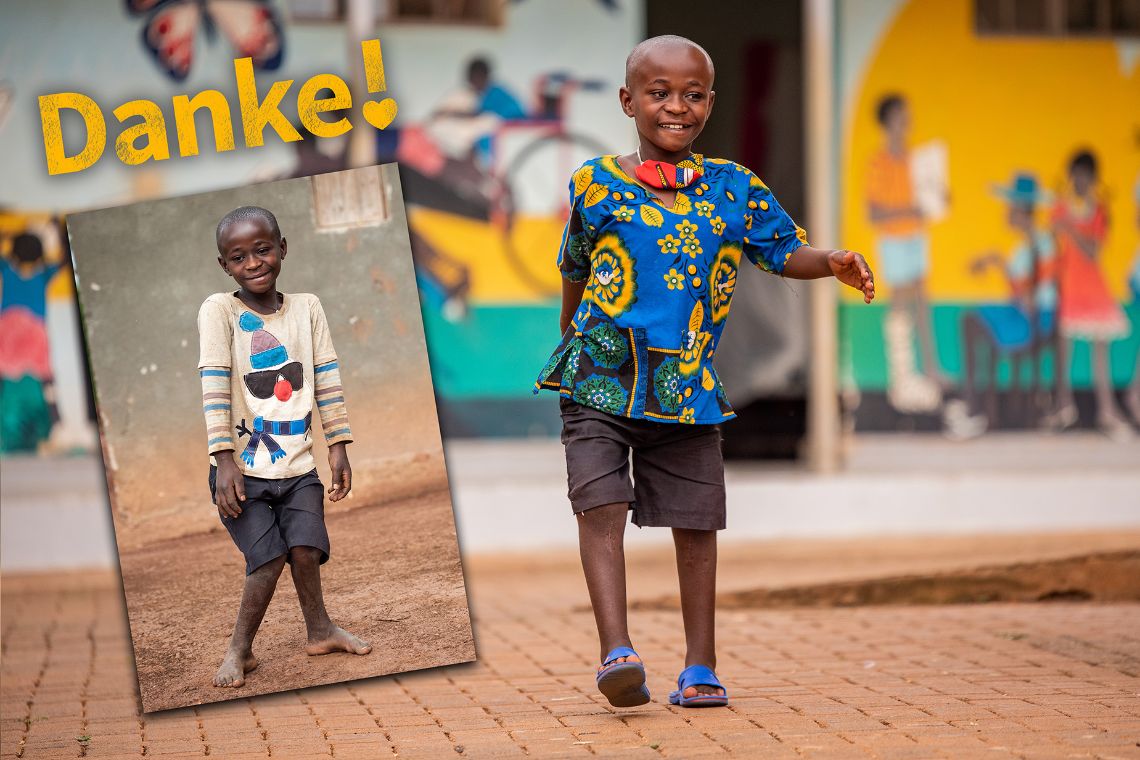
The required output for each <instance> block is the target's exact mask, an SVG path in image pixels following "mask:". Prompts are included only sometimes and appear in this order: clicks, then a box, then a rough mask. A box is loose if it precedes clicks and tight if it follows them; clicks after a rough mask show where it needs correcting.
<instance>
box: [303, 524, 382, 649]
mask: <svg viewBox="0 0 1140 760" xmlns="http://www.w3.org/2000/svg"><path fill="white" fill-rule="evenodd" d="M289 563H290V565H291V566H292V569H291V573H292V575H293V586H294V587H296V589H297V601H299V602H300V603H301V614H302V615H304V616H305V629H306V631H307V633H308V638H309V643H308V645H306V646H305V654H311V655H317V654H329V653H330V652H348V653H349V654H368V653H369V652H371V651H372V645H371V644H369V643H368V642H367V641H363V640H362V639H359V638H357V637H356V636H353V635H352V634H351V633H349V632H348V631H346V630H344V629H343V628H341V627H339V626H337V625H335V624H333V621H332V620H330V619H329V613H328V611H327V610H326V609H325V598H324V594H323V593H322V592H321V550H320V549H317V548H316V547H313V546H294V547H293V548H292V549H290V550H289Z"/></svg>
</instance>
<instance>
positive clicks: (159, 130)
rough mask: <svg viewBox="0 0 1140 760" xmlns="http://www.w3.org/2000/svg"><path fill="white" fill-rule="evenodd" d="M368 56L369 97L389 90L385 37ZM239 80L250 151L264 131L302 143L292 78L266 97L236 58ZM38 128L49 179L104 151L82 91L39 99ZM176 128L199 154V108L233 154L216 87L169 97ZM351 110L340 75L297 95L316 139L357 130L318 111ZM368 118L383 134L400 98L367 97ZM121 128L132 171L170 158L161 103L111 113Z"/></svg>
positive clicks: (316, 79)
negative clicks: (77, 136) (285, 106)
mask: <svg viewBox="0 0 1140 760" xmlns="http://www.w3.org/2000/svg"><path fill="white" fill-rule="evenodd" d="M360 48H361V54H362V55H363V57H364V78H365V84H366V85H367V87H368V92H369V93H379V92H384V90H385V89H386V85H385V82H384V60H383V58H382V56H381V53H380V40H365V41H363V42H361V43H360ZM234 80H235V82H236V84H237V96H238V107H239V109H240V114H241V130H242V133H243V135H242V136H243V137H244V139H245V145H246V147H247V148H256V147H259V146H261V145H264V144H265V129H266V127H272V129H273V131H274V132H276V133H277V136H278V137H280V138H281V139H282V140H284V141H285V142H297V141H298V140H301V139H303V138H302V137H301V134H300V132H298V131H297V129H296V128H295V127H294V126H293V125H292V124H290V123H289V120H288V119H286V118H285V116H284V114H282V113H281V110H280V105H281V102H282V100H283V99H284V98H285V96H286V94H288V92H289V88H290V87H292V86H293V80H292V79H287V80H284V81H280V82H274V83H273V84H272V85H271V86H270V87H269V90H268V91H267V92H266V93H265V94H264V95H258V92H257V83H256V81H255V79H254V76H253V61H252V59H250V58H238V59H235V60H234ZM324 88H328V89H329V90H331V91H332V94H331V95H329V96H328V97H324V98H320V99H318V98H317V93H318V92H320V91H321V90H322V89H324ZM39 103H40V123H41V124H42V125H43V134H44V155H45V156H46V158H47V168H48V174H69V173H72V172H80V171H83V170H84V169H87V168H88V167H90V166H92V165H93V164H94V163H95V162H96V161H98V160H99V158H100V157H101V156H102V155H103V151H104V150H105V149H106V147H107V144H108V143H107V122H106V120H105V119H104V117H103V112H102V111H101V110H100V108H99V104H98V103H96V102H95V101H94V100H92V99H91V98H89V97H87V96H86V95H83V94H82V93H78V92H59V93H54V94H51V95H41V96H40V98H39ZM172 106H173V112H174V131H175V135H176V137H177V140H178V154H179V155H180V156H183V157H185V156H196V155H198V150H199V147H198V131H197V128H196V126H195V124H194V115H195V114H196V113H197V112H198V111H199V110H201V109H203V108H204V109H206V110H207V111H208V112H209V114H210V119H211V122H212V124H213V132H214V147H215V150H217V151H218V152H219V153H221V152H224V151H228V150H233V149H234V144H235V143H234V125H233V119H232V117H231V110H230V103H229V101H228V100H227V99H226V96H225V95H223V94H222V93H221V92H219V91H218V90H203V91H202V92H199V93H198V94H197V95H195V96H193V97H188V96H186V95H177V96H175V97H174V98H173V100H172ZM350 108H352V93H351V91H350V90H349V87H348V85H347V84H346V83H345V81H344V80H343V79H341V78H340V77H338V76H336V75H335V74H317V75H316V76H313V77H311V78H309V79H308V80H307V81H306V82H305V83H304V84H303V85H301V88H300V90H298V91H297V113H298V115H299V116H300V120H301V125H302V126H304V128H305V129H307V130H308V131H309V132H311V133H312V134H313V135H315V136H316V137H337V136H339V135H343V134H344V133H346V132H348V131H349V130H351V129H352V122H350V121H349V120H348V118H347V117H345V118H341V119H338V120H337V121H333V122H326V121H324V120H323V119H321V117H320V115H319V114H321V113H324V112H326V111H339V110H347V109H350ZM64 110H70V111H75V112H76V113H78V114H79V115H80V116H81V117H82V119H83V123H84V126H85V127H86V134H87V137H86V140H85V142H84V144H83V148H82V150H80V151H78V152H77V153H74V154H72V155H68V153H67V150H66V148H65V147H64V144H63V127H62V124H61V121H60V113H61V112H62V111H64ZM360 110H361V115H362V116H364V120H365V121H367V122H368V123H369V124H370V125H372V126H373V127H375V128H376V129H384V128H385V127H387V126H388V125H389V124H391V123H392V120H393V119H395V118H396V101H395V100H393V99H392V98H384V99H383V100H380V101H375V100H368V101H365V102H364V103H363V105H362V106H361V109H360ZM112 113H113V114H114V116H115V118H116V119H118V121H119V124H120V125H121V130H120V131H119V134H118V136H117V137H116V138H115V155H117V156H118V158H119V160H120V161H122V162H123V163H124V164H127V165H128V166H136V165H138V164H142V163H145V162H147V161H165V160H166V159H168V158H170V140H169V136H168V132H167V129H166V119H165V118H164V117H163V115H162V109H161V108H159V106H158V104H156V103H155V102H153V101H150V100H132V101H129V102H127V103H123V104H122V105H121V106H119V107H118V108H116V109H115V110H114V111H112Z"/></svg>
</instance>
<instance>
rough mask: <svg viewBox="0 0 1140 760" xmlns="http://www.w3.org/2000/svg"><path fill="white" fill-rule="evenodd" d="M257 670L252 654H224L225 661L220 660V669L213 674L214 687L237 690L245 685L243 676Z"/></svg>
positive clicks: (255, 660)
mask: <svg viewBox="0 0 1140 760" xmlns="http://www.w3.org/2000/svg"><path fill="white" fill-rule="evenodd" d="M256 668H257V658H256V657H254V656H253V652H247V653H245V654H244V655H242V654H239V653H237V652H226V659H224V660H222V667H220V668H218V672H217V673H215V674H214V686H229V687H232V688H235V689H236V688H237V687H239V686H244V685H245V674H246V673H248V672H250V671H251V670H254V669H256Z"/></svg>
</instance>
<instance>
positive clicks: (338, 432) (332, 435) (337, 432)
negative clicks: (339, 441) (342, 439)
mask: <svg viewBox="0 0 1140 760" xmlns="http://www.w3.org/2000/svg"><path fill="white" fill-rule="evenodd" d="M342 435H352V429H351V428H348V427H342V428H337V429H336V430H333V431H330V432H328V433H325V440H326V441H331V440H332V439H333V438H337V437H339V436H342Z"/></svg>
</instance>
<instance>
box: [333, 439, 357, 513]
mask: <svg viewBox="0 0 1140 760" xmlns="http://www.w3.org/2000/svg"><path fill="white" fill-rule="evenodd" d="M329 469H330V470H332V485H330V486H329V501H340V500H341V499H343V498H344V497H345V496H348V492H349V491H351V490H352V467H351V466H349V464H348V451H347V450H346V448H345V444H344V443H343V442H341V443H334V444H333V445H332V446H329Z"/></svg>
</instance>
